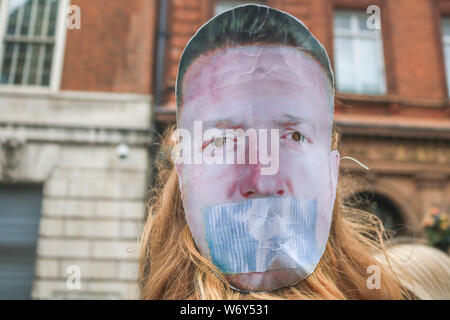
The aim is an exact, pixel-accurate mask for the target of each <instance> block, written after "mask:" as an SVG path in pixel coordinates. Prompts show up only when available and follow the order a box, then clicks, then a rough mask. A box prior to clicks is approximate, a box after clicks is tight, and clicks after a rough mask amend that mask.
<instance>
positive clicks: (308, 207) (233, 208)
mask: <svg viewBox="0 0 450 320" xmlns="http://www.w3.org/2000/svg"><path fill="white" fill-rule="evenodd" d="M202 214H203V219H204V222H205V224H204V225H205V235H206V242H207V244H208V247H209V254H210V259H211V261H212V262H213V263H214V264H215V265H216V266H217V267H218V268H219V269H220V270H221V271H222V272H223V273H224V274H225V275H237V274H249V273H261V272H267V271H283V270H288V269H290V270H297V271H298V272H297V275H298V276H301V277H303V278H304V277H306V276H307V275H309V274H310V273H311V272H312V271H313V270H314V268H315V266H316V264H317V263H318V261H319V260H320V256H321V253H320V252H319V251H318V249H317V244H316V221H317V200H316V199H303V198H295V197H265V198H254V199H248V200H244V201H241V202H237V203H226V204H219V205H213V206H208V207H205V208H204V209H203V210H202Z"/></svg>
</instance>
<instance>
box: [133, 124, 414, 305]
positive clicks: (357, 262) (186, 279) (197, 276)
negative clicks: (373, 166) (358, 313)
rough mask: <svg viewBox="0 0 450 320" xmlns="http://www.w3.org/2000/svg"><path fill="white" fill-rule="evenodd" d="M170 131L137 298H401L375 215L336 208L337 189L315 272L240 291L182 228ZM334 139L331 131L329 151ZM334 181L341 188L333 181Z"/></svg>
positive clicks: (141, 260) (144, 238) (147, 231)
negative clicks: (381, 258)
mask: <svg viewBox="0 0 450 320" xmlns="http://www.w3.org/2000/svg"><path fill="white" fill-rule="evenodd" d="M173 129H174V128H172V129H171V130H168V131H166V134H165V137H164V138H163V143H162V145H161V151H160V159H157V167H158V171H159V172H158V176H157V179H156V184H155V189H154V190H153V192H154V193H153V194H154V196H153V198H152V200H151V201H150V203H149V211H148V217H147V220H146V223H145V225H144V229H143V234H142V238H141V246H140V256H139V288H140V294H141V298H142V299H402V298H404V297H406V296H407V294H406V293H405V291H404V290H403V288H402V287H401V285H400V282H399V281H398V279H396V277H395V273H393V272H392V270H389V266H388V267H384V266H382V265H380V264H379V263H378V262H377V260H375V258H374V254H378V255H379V254H384V248H385V245H384V243H383V238H384V236H385V233H384V230H383V227H382V224H381V222H380V220H379V219H378V218H376V216H374V215H371V214H369V213H367V212H364V211H361V210H357V209H352V208H350V207H347V206H344V205H343V200H342V199H341V197H342V196H341V193H340V189H341V188H342V186H341V185H338V190H337V196H336V201H335V205H334V209H333V218H332V224H331V230H330V236H329V240H328V243H327V245H326V249H325V252H324V254H323V256H322V258H321V260H320V262H319V264H318V265H317V267H316V269H315V271H314V272H313V273H312V274H311V275H310V276H309V277H308V278H306V279H304V280H303V281H301V282H300V283H298V284H297V285H294V286H291V287H286V288H281V289H278V290H276V291H272V292H264V293H247V294H246V293H241V292H237V291H235V290H233V289H231V288H230V286H229V284H228V283H227V281H226V279H225V278H224V277H223V275H222V274H221V272H220V270H218V269H217V267H216V266H215V265H213V264H212V263H211V262H210V261H208V260H207V259H206V258H204V257H203V256H202V255H201V254H200V252H199V250H198V249H197V247H196V245H195V243H194V240H193V238H192V235H191V233H190V230H189V228H188V225H187V223H186V219H185V214H184V209H183V204H182V201H181V194H180V189H179V185H178V178H177V172H176V170H175V168H174V167H173V164H172V163H171V161H170V160H169V159H170V157H169V154H170V151H171V145H170V142H169V139H168V138H169V137H170V134H171V131H172V130H173ZM338 144H339V134H338V133H337V132H336V130H333V135H332V148H333V149H338ZM339 184H340V183H339ZM371 265H377V266H379V267H380V269H381V277H380V288H379V289H369V288H368V285H367V281H368V278H369V276H370V274H368V273H367V272H368V271H367V268H368V267H369V266H371Z"/></svg>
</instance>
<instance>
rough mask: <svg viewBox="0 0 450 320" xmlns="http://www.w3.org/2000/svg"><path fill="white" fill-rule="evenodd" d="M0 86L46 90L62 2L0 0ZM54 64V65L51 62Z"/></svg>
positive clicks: (64, 3) (57, 60)
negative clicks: (30, 87)
mask: <svg viewBox="0 0 450 320" xmlns="http://www.w3.org/2000/svg"><path fill="white" fill-rule="evenodd" d="M0 5H1V12H0V16H1V18H0V31H1V33H0V39H1V44H0V49H1V51H0V85H13V86H34V87H36V86H39V87H49V86H50V85H51V82H52V77H55V70H54V69H55V65H56V64H57V62H59V61H60V59H61V57H60V56H58V57H57V54H58V53H60V54H62V52H59V51H60V50H57V49H60V48H61V44H60V43H58V41H59V40H61V39H60V35H61V34H62V30H58V29H62V24H61V22H64V21H63V17H62V15H63V14H64V9H65V8H64V6H66V5H67V1H66V0H62V1H61V0H0ZM55 62H56V63H55Z"/></svg>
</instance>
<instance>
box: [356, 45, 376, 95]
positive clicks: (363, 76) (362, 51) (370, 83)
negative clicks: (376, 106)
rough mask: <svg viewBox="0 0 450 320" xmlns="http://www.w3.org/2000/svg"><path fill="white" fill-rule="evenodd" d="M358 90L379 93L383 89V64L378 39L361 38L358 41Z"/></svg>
mask: <svg viewBox="0 0 450 320" xmlns="http://www.w3.org/2000/svg"><path fill="white" fill-rule="evenodd" d="M356 50H357V57H358V58H357V66H356V68H357V70H358V73H357V82H358V86H357V90H358V91H359V92H361V93H370V94H377V93H381V91H382V81H383V78H382V66H381V61H380V59H379V58H380V57H379V54H378V52H379V51H378V45H377V41H376V40H372V39H360V40H359V41H358V42H357V48H356Z"/></svg>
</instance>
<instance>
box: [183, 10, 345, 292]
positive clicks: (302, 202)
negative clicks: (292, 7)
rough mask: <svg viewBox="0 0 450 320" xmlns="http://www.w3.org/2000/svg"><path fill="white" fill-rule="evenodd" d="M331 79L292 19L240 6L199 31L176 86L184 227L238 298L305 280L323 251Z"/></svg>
mask: <svg viewBox="0 0 450 320" xmlns="http://www.w3.org/2000/svg"><path fill="white" fill-rule="evenodd" d="M333 84H334V82H333V74H332V72H331V67H330V63H329V60H328V57H327V55H326V52H325V50H324V49H323V47H322V46H321V45H320V43H319V42H318V41H317V40H316V39H315V38H314V37H313V36H312V35H311V34H310V33H309V31H308V30H307V29H306V27H305V26H304V25H303V24H302V23H301V22H300V21H299V20H297V19H295V18H293V17H292V16H290V15H288V14H286V13H283V12H280V11H278V10H274V9H271V8H268V7H266V6H258V5H245V6H240V7H236V8H234V9H232V10H231V11H227V12H225V13H223V14H221V15H219V16H217V17H215V18H214V19H212V20H210V21H209V22H208V23H207V24H206V25H204V26H203V27H202V28H201V29H200V30H199V31H198V32H197V34H196V35H195V36H194V37H193V38H192V39H191V41H190V42H189V43H188V45H187V47H186V49H185V51H184V52H183V56H182V59H181V63H180V69H179V73H178V78H177V126H178V129H179V131H178V134H179V136H178V137H179V140H178V142H179V143H178V149H177V150H178V151H179V152H178V153H177V156H178V158H177V159H176V161H175V165H176V168H177V172H178V177H179V182H180V190H181V195H182V200H183V207H184V210H185V214H186V220H187V223H188V226H189V229H190V231H191V234H192V236H193V238H194V240H195V243H196V245H197V247H198V249H199V250H200V252H201V253H202V255H203V256H205V257H207V258H208V259H209V260H210V261H211V262H212V263H213V264H215V265H216V266H217V268H218V269H219V270H220V271H221V272H222V273H223V274H224V276H225V277H226V279H227V280H228V281H229V283H230V285H231V286H232V287H233V288H234V289H237V290H241V291H270V290H275V289H277V288H280V287H284V286H289V285H293V284H296V283H298V282H299V281H301V280H302V279H304V278H306V277H307V276H308V275H310V274H311V273H312V272H313V271H314V269H315V267H316V265H317V264H318V263H319V261H320V258H321V256H322V254H323V252H324V250H325V246H326V243H327V241H328V235H329V230H330V225H331V218H332V211H333V205H334V200H335V193H336V185H337V176H338V168H339V154H338V152H337V151H331V126H332V118H333V105H334V90H333Z"/></svg>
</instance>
